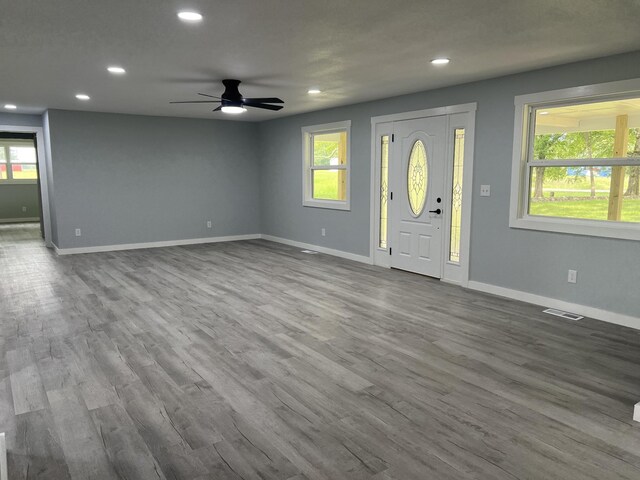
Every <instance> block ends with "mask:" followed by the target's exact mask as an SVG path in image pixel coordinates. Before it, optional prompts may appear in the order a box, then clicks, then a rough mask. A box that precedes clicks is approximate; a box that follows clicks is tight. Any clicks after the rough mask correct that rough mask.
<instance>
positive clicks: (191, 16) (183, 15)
mask: <svg viewBox="0 0 640 480" xmlns="http://www.w3.org/2000/svg"><path fill="white" fill-rule="evenodd" d="M178 18H179V19H180V20H184V21H185V22H199V21H200V20H202V15H200V14H199V13H198V12H192V11H187V10H185V11H182V12H178Z"/></svg>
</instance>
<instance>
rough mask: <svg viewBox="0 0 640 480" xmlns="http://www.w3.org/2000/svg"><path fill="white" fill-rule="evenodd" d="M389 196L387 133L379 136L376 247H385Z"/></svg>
mask: <svg viewBox="0 0 640 480" xmlns="http://www.w3.org/2000/svg"><path fill="white" fill-rule="evenodd" d="M388 196H389V135H382V136H381V137H380V231H379V232H378V233H379V234H378V247H380V248H387V225H388V218H389V217H388V208H389V205H388V203H387V197H388Z"/></svg>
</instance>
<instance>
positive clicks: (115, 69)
mask: <svg viewBox="0 0 640 480" xmlns="http://www.w3.org/2000/svg"><path fill="white" fill-rule="evenodd" d="M107 70H109V72H110V73H114V74H116V75H122V74H124V73H127V71H126V70H125V69H124V68H122V67H116V66H111V67H107Z"/></svg>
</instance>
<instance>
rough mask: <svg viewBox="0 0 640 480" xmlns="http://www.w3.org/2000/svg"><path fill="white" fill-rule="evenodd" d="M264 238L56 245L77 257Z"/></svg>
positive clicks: (248, 235)
mask: <svg viewBox="0 0 640 480" xmlns="http://www.w3.org/2000/svg"><path fill="white" fill-rule="evenodd" d="M259 238H262V235H260V234H259V233H250V234H247V235H229V236H225V237H208V238H187V239H183V240H166V241H161V242H146V243H121V244H116V245H98V246H95V247H75V248H59V247H58V246H57V245H54V248H55V251H56V253H57V254H58V255H75V254H80V253H99V252H115V251H118V250H139V249H143V248H161V247H178V246H181V245H198V244H202V243H219V242H235V241H238V240H257V239H259Z"/></svg>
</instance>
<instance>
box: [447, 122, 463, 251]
mask: <svg viewBox="0 0 640 480" xmlns="http://www.w3.org/2000/svg"><path fill="white" fill-rule="evenodd" d="M463 168H464V128H456V130H455V133H454V146H453V182H452V185H451V235H450V236H451V241H450V242H449V261H451V262H456V263H458V262H460V232H461V226H462V172H463Z"/></svg>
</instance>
